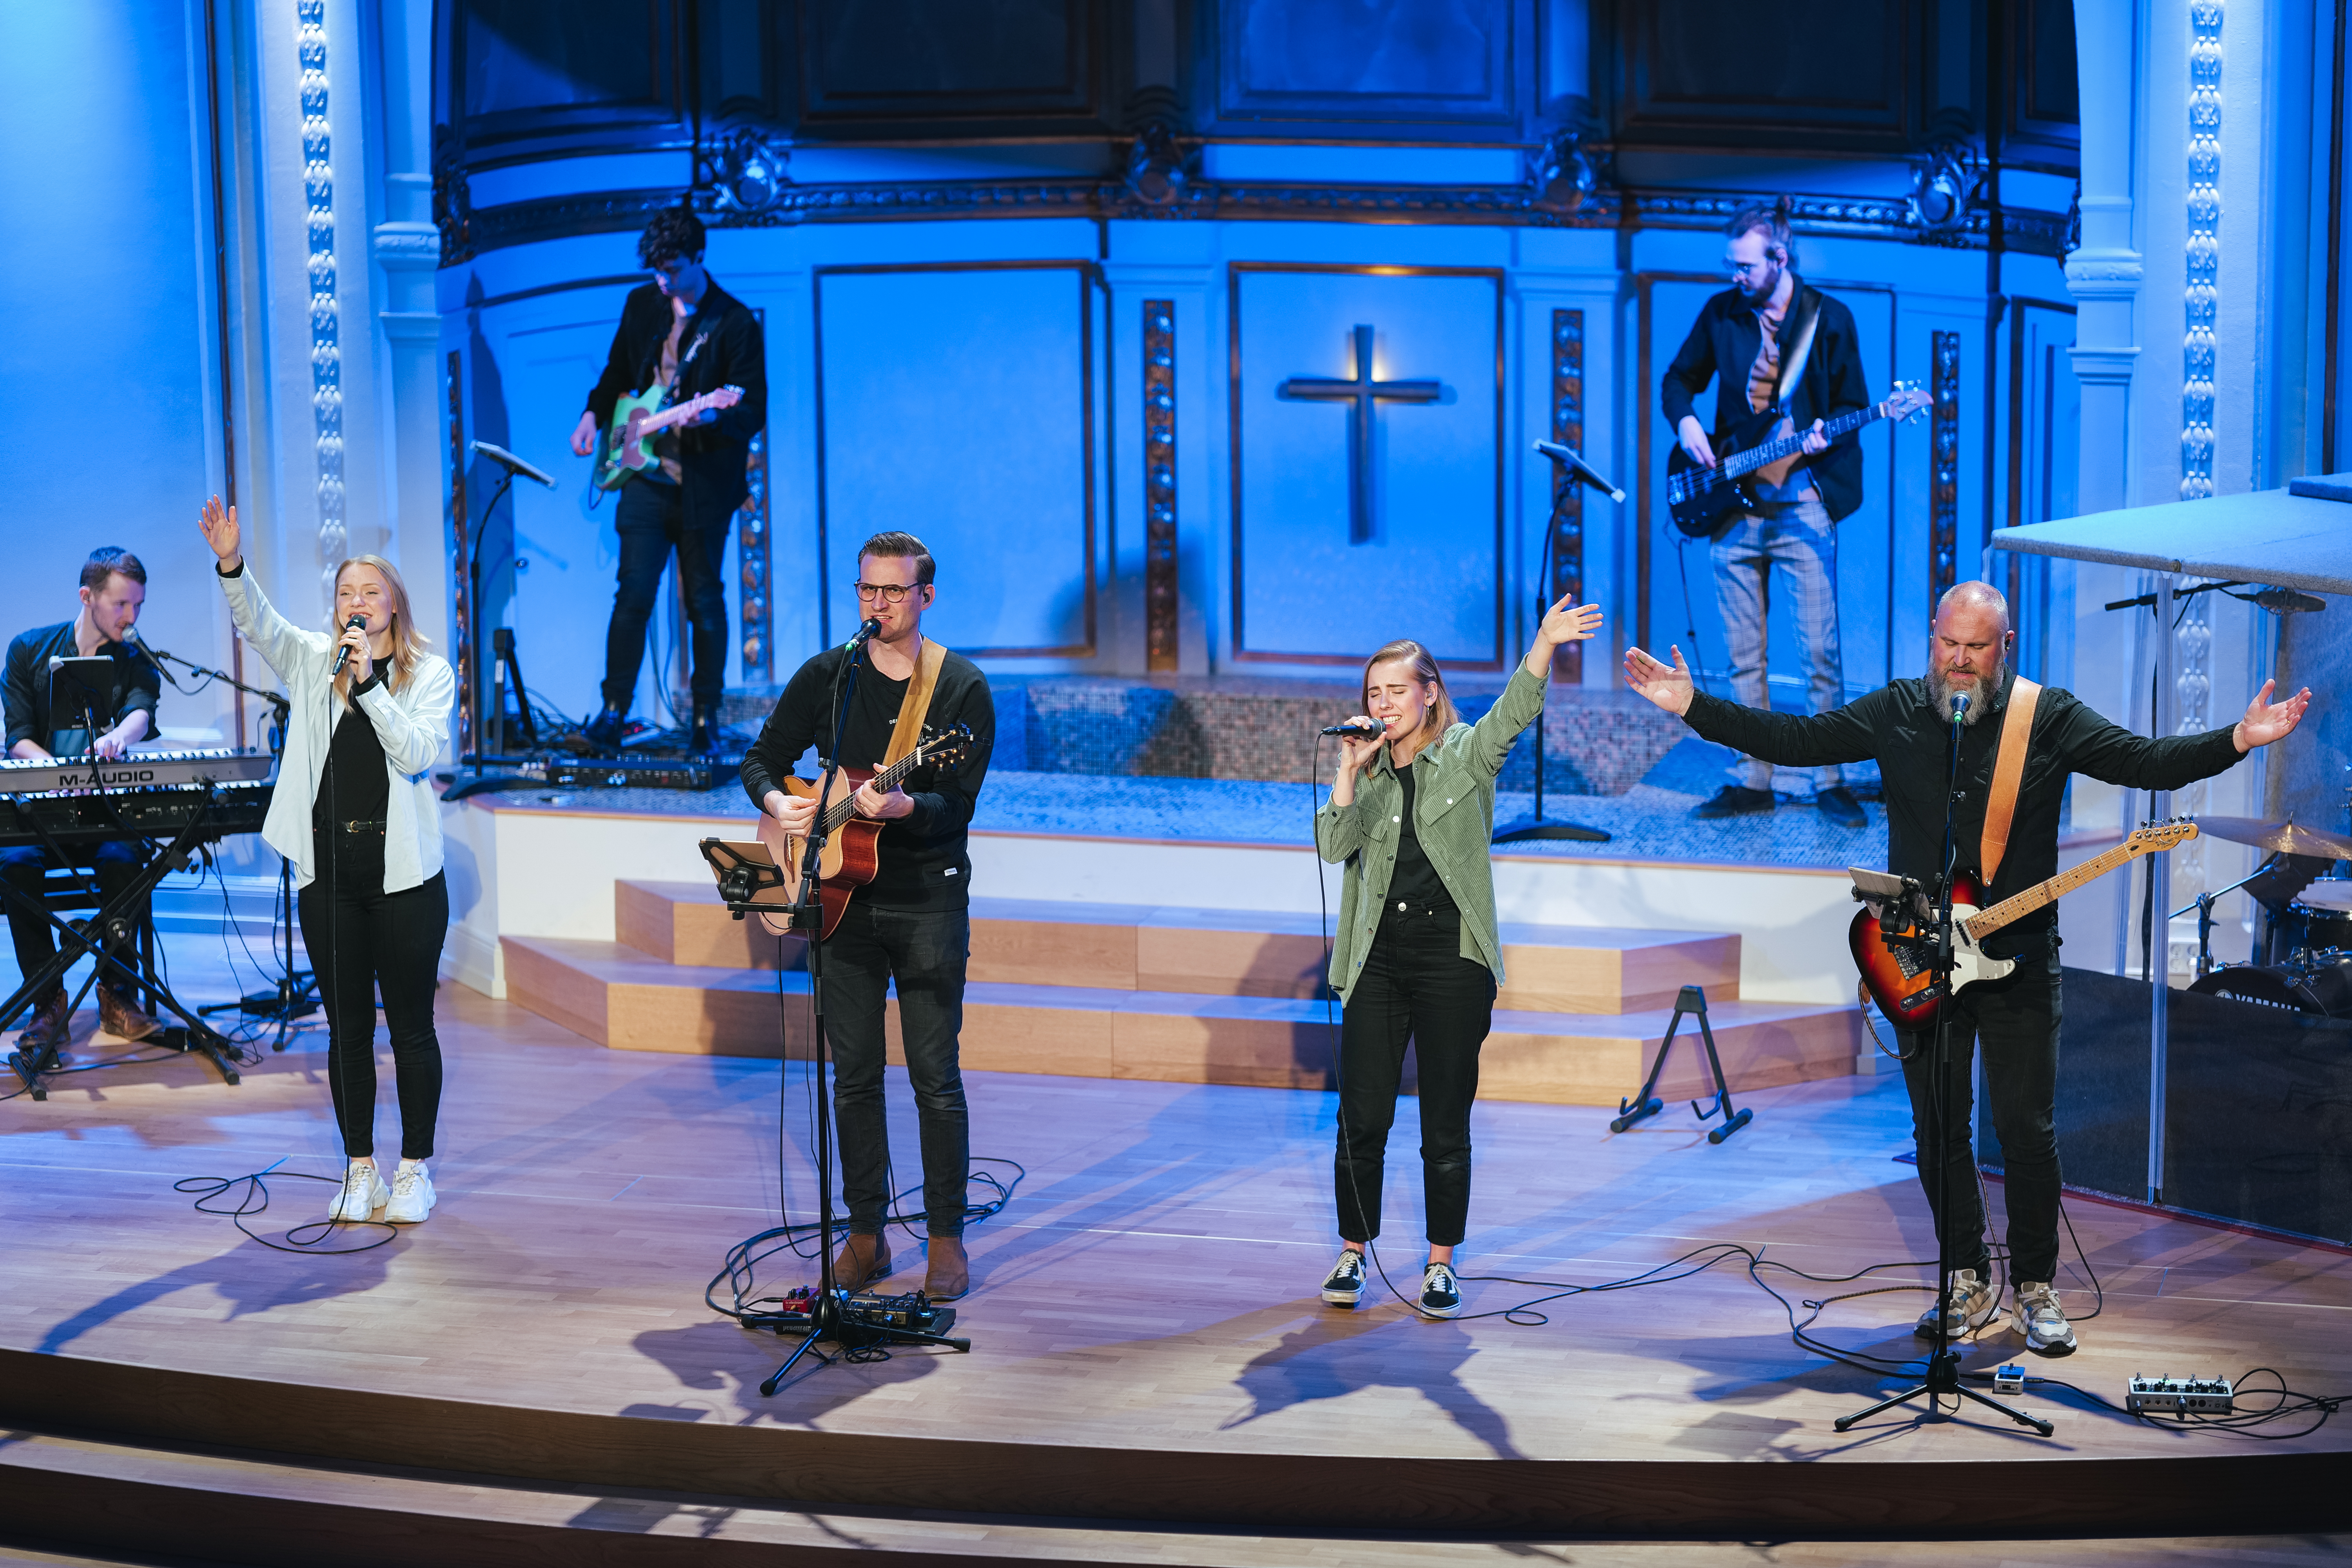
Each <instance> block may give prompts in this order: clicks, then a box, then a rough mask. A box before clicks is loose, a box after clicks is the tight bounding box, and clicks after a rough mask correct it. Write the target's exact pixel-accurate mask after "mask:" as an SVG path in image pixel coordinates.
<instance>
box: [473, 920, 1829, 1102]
mask: <svg viewBox="0 0 2352 1568" xmlns="http://www.w3.org/2000/svg"><path fill="white" fill-rule="evenodd" d="M502 940H503V941H504V942H505V944H506V964H507V977H508V978H507V984H508V988H509V995H510V996H511V997H512V998H513V999H514V1000H515V1001H516V1002H518V1003H520V1005H523V1006H525V1007H528V1008H529V1009H530V1010H531V1011H532V1012H534V1013H537V1014H539V1015H540V1016H542V1017H545V1018H549V1019H551V1020H553V1021H554V1022H556V1023H559V1024H562V1026H565V1027H566V1028H569V1029H571V1030H572V1032H574V1033H575V1034H579V1035H582V1036H584V1037H587V1038H589V1039H591V1040H594V1041H596V1042H597V1043H598V1044H600V1045H604V1046H607V1047H612V1048H614V1049H617V1050H640V1051H680V1052H692V1053H702V1054H709V1055H718V1056H755V1057H774V1056H778V1055H782V1054H786V1046H787V1043H788V1044H789V1054H790V1055H792V1056H793V1057H795V1058H803V1057H804V1056H805V1055H806V1053H807V1050H808V1040H809V1036H808V1014H807V1010H806V1008H807V1004H806V998H807V994H808V990H807V987H808V982H807V976H806V975H805V973H794V972H785V973H782V975H781V979H782V982H783V992H782V994H783V998H784V1001H783V1005H782V1006H781V1007H779V1005H778V1000H777V998H778V992H777V982H778V979H779V978H780V976H779V974H778V973H777V972H775V971H766V972H761V971H757V970H743V969H727V968H722V967H718V966H692V965H684V964H675V963H664V962H663V961H661V960H659V959H656V958H654V957H651V956H649V955H648V954H646V953H645V952H641V951H639V950H638V949H635V948H633V947H629V946H625V945H624V944H622V943H620V942H577V941H564V940H559V939H555V938H546V937H506V938H504V939H502ZM1337 1016H1338V1007H1337V1005H1332V1006H1331V1007H1329V1008H1328V1010H1327V1008H1326V1006H1325V1005H1324V1004H1323V1003H1321V1002H1315V1001H1307V1000H1304V999H1301V998H1297V997H1275V996H1239V995H1229V994H1216V993H1203V992H1197V991H1196V992H1178V991H1153V990H1143V989H1120V988H1113V987H1107V986H1085V985H1067V984H1056V985H1038V984H1008V983H1005V982H1002V981H974V982H972V983H971V984H969V985H968V986H967V987H966V990H965V993H964V1022H963V1035H962V1062H963V1065H964V1066H965V1067H967V1068H972V1069H974V1070H975V1071H988V1072H1027V1073H1057V1074H1064V1075H1067V1076H1070V1077H1076V1078H1127V1079H1159V1080H1161V1081H1165V1082H1174V1083H1227V1084H1244V1085H1251V1086H1255V1087H1263V1088H1290V1089H1321V1088H1328V1087H1329V1086H1330V1084H1331V1083H1332V1082H1333V1063H1334V1059H1335V1058H1334V1047H1335V1043H1336V1042H1335V1040H1334V1038H1333V1036H1334V1033H1335V1031H1334V1030H1333V1029H1332V1027H1331V1026H1330V1023H1329V1020H1331V1019H1336V1018H1337ZM1668 1016H1669V1012H1668V1011H1667V1010H1663V1009H1647V1010H1643V1011H1640V1012H1634V1013H1626V1014H1620V1015H1615V1016H1593V1015H1590V1014H1587V1015H1571V1014H1566V1013H1560V1012H1541V1011H1534V1010H1529V1009H1522V1008H1498V1009H1497V1010H1496V1014H1495V1024H1494V1032H1493V1034H1492V1035H1490V1036H1489V1037H1488V1038H1487V1041H1486V1050H1485V1053H1484V1055H1483V1058H1482V1059H1481V1070H1480V1087H1479V1092H1480V1093H1481V1094H1482V1095H1485V1096H1486V1097H1487V1098H1489V1099H1495V1100H1537V1101H1542V1102H1547V1103H1551V1104H1561V1105H1614V1104H1616V1103H1617V1101H1618V1100H1619V1099H1620V1098H1622V1097H1623V1096H1627V1095H1630V1094H1632V1093H1633V1091H1634V1090H1635V1089H1638V1088H1639V1087H1640V1085H1641V1082H1642V1079H1643V1075H1644V1074H1645V1073H1646V1072H1647V1071H1648V1068H1649V1062H1650V1058H1651V1055H1652V1054H1653V1053H1654V1051H1655V1049H1656V1047H1657V1044H1658V1042H1659V1040H1660V1039H1662V1038H1663V1037H1664V1032H1665V1027H1666V1024H1667V1021H1668ZM1858 1018H1859V1016H1858V1015H1857V1014H1856V1013H1855V1012H1854V1010H1853V1008H1851V1007H1844V1006H1813V1005H1796V1004H1785V1003H1757V1002H1738V1001H1725V1002H1721V1003H1710V1021H1711V1022H1712V1024H1713V1026H1714V1028H1715V1037H1716V1044H1717V1048H1718V1050H1719V1051H1720V1052H1721V1054H1722V1057H1723V1065H1724V1070H1725V1072H1726V1074H1727V1076H1728V1077H1729V1078H1730V1080H1731V1084H1732V1087H1733V1088H1734V1089H1761V1088H1765V1087H1768V1086H1770V1085H1774V1084H1783V1083H1794V1082H1798V1081H1801V1080H1803V1079H1821V1078H1833V1077H1841V1076H1843V1075H1845V1074H1848V1073H1851V1072H1852V1071H1853V1059H1854V1055H1855V1053H1856V1051H1857V1050H1858V1049H1859V1048H1860V1036H1861V1028H1860V1024H1859V1021H1858ZM886 1027H887V1041H888V1049H889V1057H890V1059H891V1060H892V1061H894V1062H898V1061H903V1060H904V1057H903V1054H902V1053H901V1051H900V1049H899V1046H898V1004H897V1001H896V999H895V998H894V999H893V1000H892V1001H891V1003H890V1004H889V1008H888V1020H887V1026H886ZM1698 1038H1699V1037H1698V1031H1697V1028H1696V1024H1695V1023H1692V1022H1688V1021H1686V1022H1685V1025H1684V1027H1683V1031H1682V1034H1681V1035H1680V1037H1678V1039H1679V1040H1686V1041H1688V1042H1689V1044H1688V1047H1687V1048H1685V1047H1684V1046H1682V1045H1681V1044H1679V1043H1678V1044H1677V1047H1676V1049H1675V1054H1674V1058H1673V1059H1672V1061H1671V1062H1670V1063H1669V1070H1668V1072H1667V1074H1666V1076H1665V1079H1664V1082H1663V1084H1662V1091H1663V1092H1664V1094H1665V1095H1666V1097H1667V1098H1668V1099H1669V1100H1672V1099H1675V1098H1677V1097H1681V1098H1687V1097H1689V1096H1691V1095H1695V1094H1697V1093H1698V1092H1699V1091H1700V1087H1701V1082H1702V1077H1703V1074H1702V1068H1703V1065H1704V1058H1703V1056H1702V1055H1701V1050H1700V1047H1699V1044H1698Z"/></svg>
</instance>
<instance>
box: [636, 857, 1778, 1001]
mask: <svg viewBox="0 0 2352 1568" xmlns="http://www.w3.org/2000/svg"><path fill="white" fill-rule="evenodd" d="M1011 907H1013V904H1012V901H1011V900H973V905H972V922H971V967H970V970H969V972H968V973H969V977H970V978H971V980H974V981H979V982H986V983H990V984H1003V985H1083V986H1092V987H1096V988H1098V989H1103V990H1112V991H1177V992H1191V993H1196V994H1202V995H1216V996H1272V997H1293V998H1297V999H1301V1000H1312V999H1314V998H1316V997H1318V996H1320V995H1321V994H1322V989H1323V974H1324V964H1325V952H1326V949H1325V947H1324V943H1323V939H1322V937H1321V935H1320V934H1319V933H1315V932H1303V931H1285V930H1276V931H1263V930H1246V929H1237V928H1239V927H1240V926H1241V925H1242V924H1243V923H1244V922H1243V921H1241V919H1240V917H1237V916H1236V917H1233V918H1231V919H1229V920H1228V921H1223V922H1221V924H1223V926H1224V928H1225V929H1214V928H1212V927H1209V926H1207V925H1205V924H1203V923H1202V919H1201V918H1200V917H1198V916H1193V917H1192V918H1186V917H1185V916H1184V915H1181V914H1176V913H1171V914H1170V915H1168V916H1164V917H1160V918H1158V919H1154V918H1153V917H1152V915H1151V914H1150V912H1149V911H1134V912H1132V913H1130V912H1129V911H1127V910H1124V908H1123V907H1121V906H1091V907H1090V906H1087V905H1076V904H1074V905H1068V906H1065V907H1064V909H1063V910H1061V911H1060V912H1058V914H1056V915H1054V916H1049V917H1047V918H1042V919H1040V918H1009V917H1007V916H1006V915H1003V914H998V913H995V912H993V911H995V910H1003V909H1009V908H1011ZM1021 907H1022V908H1023V910H1024V913H1028V912H1030V911H1032V910H1034V908H1035V906H1034V903H1031V904H1025V905H1023V906H1021ZM1098 911H1100V912H1098ZM1265 923H1276V922H1274V921H1270V920H1269V921H1266V922H1265ZM1280 923H1282V924H1294V923H1297V922H1293V921H1284V922H1280ZM614 930H615V931H617V932H618V935H619V940H620V941H621V942H623V943H624V944H625V945H627V946H630V947H634V948H635V949H637V950H638V951H639V952H644V953H646V955H647V956H649V957H652V958H656V959H658V960H660V961H661V962H662V963H674V964H680V965H686V966H690V967H696V968H713V969H735V968H746V969H763V970H771V971H772V970H774V969H775V968H777V967H778V966H779V965H782V967H783V968H786V969H791V970H798V969H804V968H806V967H807V962H808V961H807V958H806V956H805V952H804V949H803V944H802V942H801V940H800V939H799V938H798V937H787V938H782V939H781V940H780V939H779V938H777V937H776V936H774V935H772V934H771V933H769V932H768V931H765V930H764V929H763V928H761V927H760V926H759V924H758V922H756V921H738V920H736V919H735V918H734V917H733V916H732V915H730V913H728V911H727V909H726V906H725V905H723V904H721V903H720V902H719V900H718V896H717V894H716V893H715V892H714V891H713V890H712V889H710V888H709V886H707V885H699V884H695V883H687V882H677V883H667V882H662V883H656V882H638V881H624V882H621V883H618V884H616V885H615V887H614ZM1508 934H1509V933H1508V932H1506V936H1508ZM1550 934H1551V937H1552V940H1551V941H1549V942H1541V943H1537V942H1509V941H1506V942H1505V943H1504V948H1503V967H1504V970H1505V972H1506V978H1505V983H1504V985H1503V989H1502V991H1501V993H1500V994H1498V995H1497V996H1496V1006H1498V1007H1504V1008H1516V1009H1519V1010H1522V1011H1526V1012H1532V1013H1601V1014H1617V1013H1637V1012H1644V1011H1649V1010H1652V1009H1655V1008H1661V1007H1671V1006H1672V1005H1674V1001H1675V995H1676V994H1677V993H1678V992H1679V991H1680V989H1681V988H1682V987H1683V986H1685V985H1699V986H1704V987H1705V988H1706V994H1707V997H1708V999H1709V1000H1710V1001H1714V1002H1728V1001H1736V1000H1737V999H1738V995H1739V939H1738V937H1735V936H1719V935H1712V934H1705V933H1692V934H1690V935H1687V936H1678V935H1675V934H1672V933H1668V932H1644V933H1639V935H1640V936H1641V937H1642V938H1643V939H1646V940H1640V941H1637V942H1629V941H1628V940H1627V938H1626V935H1625V933H1622V932H1604V931H1594V932H1593V933H1591V935H1592V939H1593V940H1594V942H1595V945H1593V946H1591V947H1580V946H1573V945H1570V943H1571V942H1574V941H1575V933H1573V932H1570V931H1558V930H1555V931H1553V932H1551V933H1550Z"/></svg>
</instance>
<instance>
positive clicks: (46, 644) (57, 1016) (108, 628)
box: [0, 545, 163, 1053]
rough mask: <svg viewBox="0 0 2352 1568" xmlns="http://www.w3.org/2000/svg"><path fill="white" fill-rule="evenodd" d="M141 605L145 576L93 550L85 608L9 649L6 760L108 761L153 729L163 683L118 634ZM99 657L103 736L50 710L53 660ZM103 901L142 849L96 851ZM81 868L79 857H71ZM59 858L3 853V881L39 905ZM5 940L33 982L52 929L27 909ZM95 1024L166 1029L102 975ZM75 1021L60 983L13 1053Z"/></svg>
mask: <svg viewBox="0 0 2352 1568" xmlns="http://www.w3.org/2000/svg"><path fill="white" fill-rule="evenodd" d="M146 597H147V568H146V567H144V566H142V565H141V564H140V562H139V557H137V556H136V555H133V554H131V552H129V551H128V550H121V549H118V548H116V547H114V546H112V545H109V546H107V547H105V548H103V549H100V550H94V551H92V552H90V557H89V560H88V561H87V562H85V563H83V564H82V569H81V608H80V610H79V612H78V613H77V614H76V615H75V616H74V618H73V619H72V620H69V621H62V622H59V623H58V625H56V626H37V627H35V628H34V629H33V630H31V631H29V632H26V633H25V634H24V635H23V636H21V637H17V638H16V641H14V642H12V643H10V644H9V645H8V667H7V674H6V679H5V701H6V710H7V720H8V754H9V755H10V756H12V757H31V758H41V757H49V756H57V755H60V754H63V755H67V756H73V755H89V754H91V753H95V754H96V755H98V756H100V757H102V758H106V759H108V760H112V759H114V758H117V757H120V756H121V755H122V753H123V752H125V751H126V750H128V749H129V748H130V747H131V745H132V744H133V743H135V742H139V741H141V740H143V739H145V738H146V736H147V735H148V734H149V733H150V732H151V731H152V730H153V729H154V727H155V703H156V700H157V698H158V697H159V696H160V695H161V693H162V690H163V682H162V680H161V679H160V678H159V677H158V675H157V673H156V669H155V667H154V665H152V663H150V662H148V661H147V660H145V659H143V658H141V657H140V656H139V655H138V654H136V653H134V652H132V651H131V649H130V648H128V647H124V646H123V644H122V634H123V633H124V632H125V631H126V630H127V629H129V627H130V626H131V625H132V624H133V623H134V622H136V621H137V620H138V619H139V606H140V605H142V603H143V602H145V600H146ZM98 657H103V658H111V659H112V660H113V661H114V681H113V692H112V699H113V700H112V704H111V706H110V709H109V710H108V711H107V712H105V713H103V714H100V715H98V716H97V718H98V722H99V723H100V724H104V725H108V726H110V727H109V728H106V729H102V730H94V729H93V728H91V727H88V726H87V725H86V720H87V719H88V717H89V716H88V715H85V714H82V713H79V712H67V713H57V714H52V713H51V712H50V711H49V660H51V659H52V658H98ZM76 858H77V860H79V858H80V857H79V856H77V857H76ZM89 859H90V860H91V861H92V862H93V863H94V864H93V865H92V866H90V867H89V869H91V870H94V871H95V873H96V877H97V881H98V891H99V896H100V898H102V899H104V900H107V901H108V902H112V901H113V900H114V898H115V896H116V895H117V894H118V893H120V892H121V891H122V890H123V889H125V888H127V887H129V886H130V884H131V882H132V881H133V880H134V879H136V878H137V876H138V874H139V847H138V844H137V843H136V842H135V841H133V840H128V839H123V840H115V841H110V842H108V843H103V844H99V845H96V846H93V847H91V848H90V849H89ZM56 864H58V860H57V859H56V858H55V857H54V856H51V855H50V854H49V853H48V852H47V850H44V849H41V848H38V847H29V846H28V847H21V848H13V849H0V877H5V878H6V879H8V881H9V883H10V885H12V886H13V887H15V888H16V889H17V890H18V891H20V892H23V893H26V894H28V895H30V896H31V898H32V899H34V900H39V898H40V896H41V877H42V873H43V871H45V870H46V869H47V868H49V867H50V866H53V865H56ZM8 934H9V935H10V936H11V937H13V938H14V939H15V941H16V967H17V970H18V972H19V973H24V974H30V973H33V972H34V971H35V970H37V969H38V968H40V967H41V966H42V965H43V964H45V963H48V961H49V960H50V959H51V958H53V957H55V956H56V953H57V946H56V943H55V942H53V941H52V940H51V938H50V934H49V925H48V922H47V921H45V920H43V919H41V918H40V916H38V915H37V914H34V913H33V912H31V910H23V909H19V908H17V907H16V905H15V904H14V903H13V902H12V903H11V904H10V905H9V907H8ZM98 1018H99V1026H100V1027H101V1028H103V1029H104V1030H105V1031H106V1032H107V1033H108V1034H110V1035H114V1036H117V1037H121V1038H122V1039H126V1040H143V1039H145V1038H146V1037H148V1036H150V1035H152V1034H154V1033H155V1032H156V1031H157V1030H158V1029H160V1028H161V1027H163V1026H162V1025H160V1024H158V1023H157V1022H156V1021H155V1020H154V1019H153V1018H152V1017H150V1016H148V1015H147V1014H146V1013H145V1012H143V1011H142V1010H141V1008H140V1006H139V1005H138V1001H137V998H136V995H135V994H134V993H133V992H132V990H131V987H130V986H129V985H128V984H123V983H121V982H119V981H118V980H117V979H116V978H115V977H113V976H111V975H109V976H105V977H102V978H101V979H100V983H99V987H98ZM70 1022H71V1020H70V1018H69V1016H68V1012H67V1005H66V989H65V987H64V985H62V984H60V985H58V987H57V988H56V989H55V990H53V991H51V992H50V994H48V995H47V996H44V997H42V998H41V1000H40V1001H39V1002H38V1003H37V1005H36V1006H35V1008H34V1011H33V1016H32V1021H31V1022H30V1023H28V1024H26V1026H25V1033H24V1036H23V1037H22V1038H21V1039H19V1041H18V1042H17V1048H18V1049H19V1050H22V1051H26V1052H28V1053H29V1052H36V1051H38V1050H40V1049H42V1048H44V1047H58V1048H62V1047H64V1046H65V1044H66V1043H67V1035H68V1026H69V1024H70Z"/></svg>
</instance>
